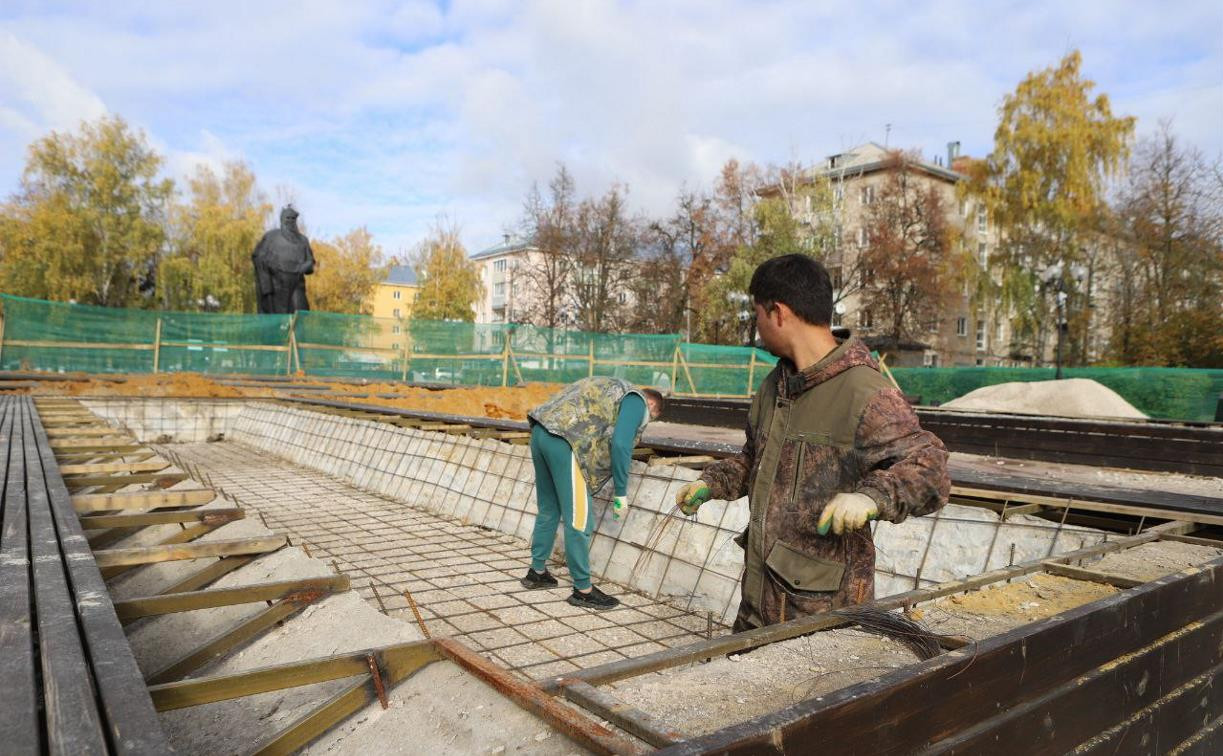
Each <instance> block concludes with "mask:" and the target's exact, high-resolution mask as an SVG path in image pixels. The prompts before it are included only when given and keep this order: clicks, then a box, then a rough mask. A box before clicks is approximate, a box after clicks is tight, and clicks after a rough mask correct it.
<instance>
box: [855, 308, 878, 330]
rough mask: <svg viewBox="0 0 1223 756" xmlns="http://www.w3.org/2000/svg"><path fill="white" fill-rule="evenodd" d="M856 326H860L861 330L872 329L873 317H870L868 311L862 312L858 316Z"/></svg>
mask: <svg viewBox="0 0 1223 756" xmlns="http://www.w3.org/2000/svg"><path fill="white" fill-rule="evenodd" d="M858 325H859V326H861V327H862V328H873V327H874V325H875V319H874V317H872V316H871V311H870V310H863V311H862V314H861V315H859V316H858Z"/></svg>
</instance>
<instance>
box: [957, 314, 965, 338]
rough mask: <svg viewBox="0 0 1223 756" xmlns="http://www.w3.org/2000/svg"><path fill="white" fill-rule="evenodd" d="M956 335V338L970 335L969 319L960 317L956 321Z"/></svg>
mask: <svg viewBox="0 0 1223 756" xmlns="http://www.w3.org/2000/svg"><path fill="white" fill-rule="evenodd" d="M955 335H956V336H967V335H968V318H965V317H959V318H956V319H955Z"/></svg>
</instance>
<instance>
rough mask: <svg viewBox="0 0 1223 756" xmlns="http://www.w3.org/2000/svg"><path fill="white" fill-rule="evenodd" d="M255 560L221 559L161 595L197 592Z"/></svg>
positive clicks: (249, 557)
mask: <svg viewBox="0 0 1223 756" xmlns="http://www.w3.org/2000/svg"><path fill="white" fill-rule="evenodd" d="M254 560H255V557H254V556H229V557H222V558H220V559H218V560H217V561H215V562H213V563H212V564H210V565H208V566H207V567H204V568H203V569H200V570H197V571H196V572H193V573H191V574H190V575H188V576H187V577H185V578H183V579H182V580H180V581H178V582H177V583H174V584H173V585H169V586H166V588H165V590H163V591H162V593H163V594H164V593H185V592H186V591H197V590H199V589H200V588H203V587H205V586H208V585H212V584H213V583H215V582H216V581H218V580H220V579H221V578H223V577H225V576H226V575H228V574H229V573H231V572H233V571H234V570H236V569H239V568H240V567H245V566H246V565H248V564H250V563H251V562H253V561H254Z"/></svg>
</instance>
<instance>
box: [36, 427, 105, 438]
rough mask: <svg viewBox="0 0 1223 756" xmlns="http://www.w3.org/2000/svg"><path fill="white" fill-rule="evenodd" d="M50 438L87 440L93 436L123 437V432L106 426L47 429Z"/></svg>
mask: <svg viewBox="0 0 1223 756" xmlns="http://www.w3.org/2000/svg"><path fill="white" fill-rule="evenodd" d="M46 430H47V437H48V438H55V439H60V438H87V437H91V436H114V435H121V434H123V431H121V430H119V429H118V428H109V427H105V426H99V427H84V428H56V427H51V428H47V429H46Z"/></svg>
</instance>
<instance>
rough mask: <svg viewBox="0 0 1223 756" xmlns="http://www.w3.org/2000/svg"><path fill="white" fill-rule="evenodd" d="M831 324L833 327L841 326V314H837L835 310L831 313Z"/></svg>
mask: <svg viewBox="0 0 1223 756" xmlns="http://www.w3.org/2000/svg"><path fill="white" fill-rule="evenodd" d="M832 324H833V325H834V326H840V325H841V313H839V312H837V311H836V309H835V308H834V309H833V311H832Z"/></svg>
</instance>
